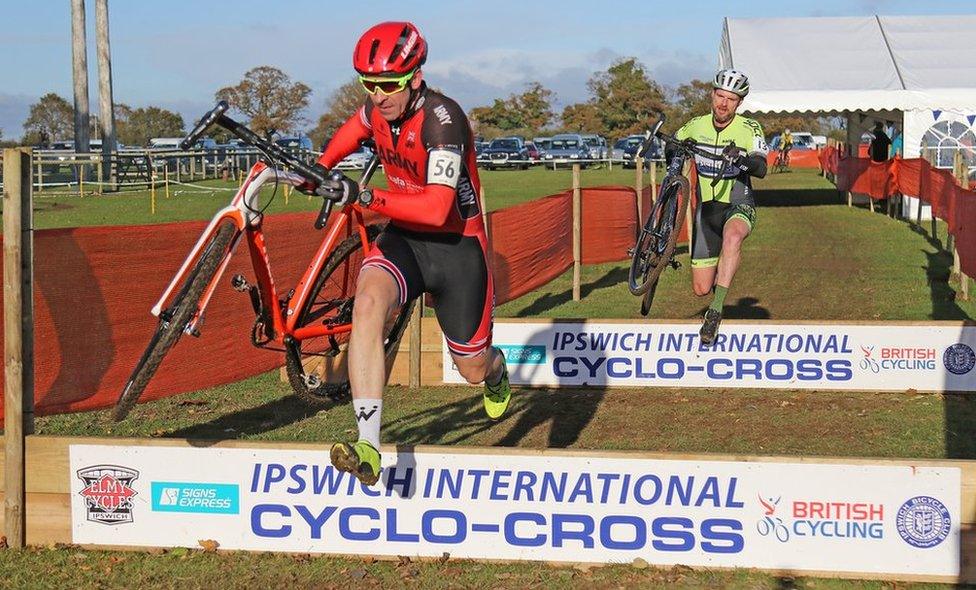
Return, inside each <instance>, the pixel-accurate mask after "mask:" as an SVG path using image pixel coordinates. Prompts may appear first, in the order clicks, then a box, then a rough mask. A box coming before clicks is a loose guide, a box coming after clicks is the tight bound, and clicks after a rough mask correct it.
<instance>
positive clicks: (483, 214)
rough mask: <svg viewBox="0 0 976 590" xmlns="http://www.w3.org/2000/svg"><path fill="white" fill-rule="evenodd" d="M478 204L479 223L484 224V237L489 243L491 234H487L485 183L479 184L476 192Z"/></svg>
mask: <svg viewBox="0 0 976 590" xmlns="http://www.w3.org/2000/svg"><path fill="white" fill-rule="evenodd" d="M478 200H479V205H480V207H481V223H482V224H483V225H484V226H485V237H487V238H488V239H489V242H488V243H489V244H490V243H491V242H490V240H491V236H490V235H488V203H487V201H485V185H481V190H480V191H479V192H478Z"/></svg>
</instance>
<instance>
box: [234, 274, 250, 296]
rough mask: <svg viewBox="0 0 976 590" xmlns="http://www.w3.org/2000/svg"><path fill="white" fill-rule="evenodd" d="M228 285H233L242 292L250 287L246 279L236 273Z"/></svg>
mask: <svg viewBox="0 0 976 590" xmlns="http://www.w3.org/2000/svg"><path fill="white" fill-rule="evenodd" d="M230 286H231V287H233V289H234V290H235V291H238V292H240V293H243V292H245V291H247V290H248V289H250V288H251V285H250V284H248V282H247V279H245V278H244V275H242V274H236V275H234V276H233V277H232V278H231V279H230Z"/></svg>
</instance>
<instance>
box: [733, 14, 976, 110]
mask: <svg viewBox="0 0 976 590" xmlns="http://www.w3.org/2000/svg"><path fill="white" fill-rule="evenodd" d="M974 30H976V15H966V16H867V17H860V16H859V17H810V18H759V19H735V18H726V19H725V26H724V28H723V31H722V40H721V43H720V46H719V65H720V67H723V68H724V67H734V68H736V69H738V70H742V71H744V72H745V73H746V74H748V76H749V80H750V85H751V90H750V93H749V96H748V97H747V98H746V100H745V102H744V104H743V108H744V110H746V111H749V112H796V111H800V112H802V111H814V112H843V111H867V110H874V111H877V110H911V109H944V110H964V111H969V112H976V43H973V41H972V35H973V33H972V32H973V31H974Z"/></svg>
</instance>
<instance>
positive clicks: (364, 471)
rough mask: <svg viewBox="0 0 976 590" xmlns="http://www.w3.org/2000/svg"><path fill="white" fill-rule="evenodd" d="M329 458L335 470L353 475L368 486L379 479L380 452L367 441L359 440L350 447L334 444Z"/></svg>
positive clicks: (345, 444)
mask: <svg viewBox="0 0 976 590" xmlns="http://www.w3.org/2000/svg"><path fill="white" fill-rule="evenodd" d="M329 457H330V458H331V459H332V465H333V466H334V467H335V468H336V469H338V470H339V471H345V472H346V473H351V474H353V475H354V476H355V477H356V479H358V480H359V481H360V482H362V483H364V484H366V485H368V486H371V485H373V484H375V483H376V482H377V481H379V479H380V452H379V451H377V450H376V447H374V446H373V445H371V444H370V443H369V442H368V441H365V440H361V441H359V442H357V443H355V444H351V445H350V444H349V443H336V444H334V445H332V451H331V452H330V453H329Z"/></svg>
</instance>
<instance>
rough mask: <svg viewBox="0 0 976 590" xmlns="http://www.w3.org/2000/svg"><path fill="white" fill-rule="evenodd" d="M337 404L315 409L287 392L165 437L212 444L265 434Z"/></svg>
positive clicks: (203, 444)
mask: <svg viewBox="0 0 976 590" xmlns="http://www.w3.org/2000/svg"><path fill="white" fill-rule="evenodd" d="M336 405H339V404H334V405H330V406H325V407H320V408H313V407H311V406H309V405H308V404H306V403H305V402H303V401H302V400H300V399H299V398H298V397H296V396H294V395H286V396H285V397H282V398H280V399H276V400H274V401H270V402H267V403H265V404H262V405H260V406H256V407H253V408H247V409H245V410H239V411H237V412H233V413H230V414H225V415H223V416H220V417H218V418H215V419H214V420H211V421H210V422H204V423H201V424H194V425H192V426H186V427H184V428H180V429H178V430H174V431H172V432H167V433H166V434H164V435H163V437H164V438H185V439H189V441H190V444H192V445H194V446H211V445H213V444H214V443H216V442H219V441H222V440H233V439H238V438H243V437H245V436H250V435H256V434H262V433H265V432H268V431H271V430H275V429H277V428H281V427H283V426H288V425H289V424H293V423H295V422H299V421H301V420H304V419H306V418H309V417H311V416H314V415H315V414H317V413H318V412H320V411H322V410H328V409H331V408H335V407H336ZM341 405H345V404H341Z"/></svg>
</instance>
